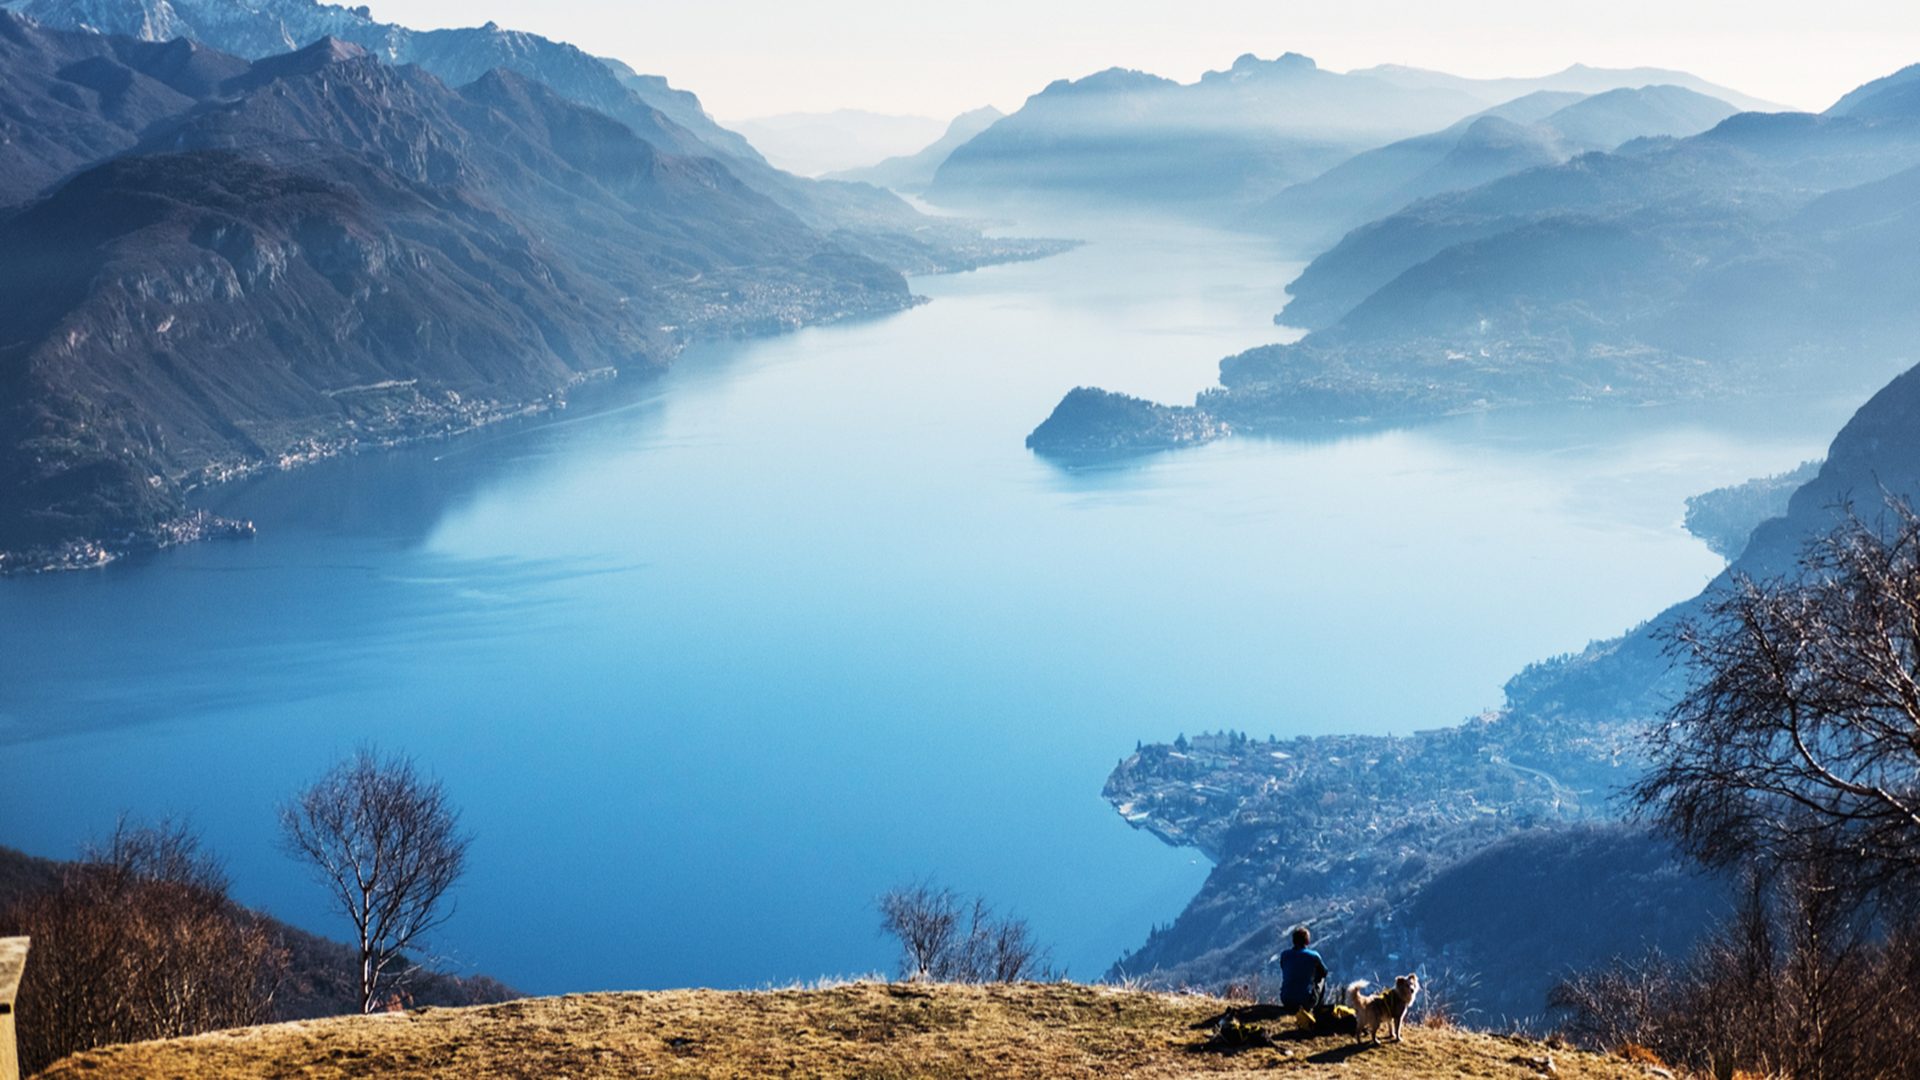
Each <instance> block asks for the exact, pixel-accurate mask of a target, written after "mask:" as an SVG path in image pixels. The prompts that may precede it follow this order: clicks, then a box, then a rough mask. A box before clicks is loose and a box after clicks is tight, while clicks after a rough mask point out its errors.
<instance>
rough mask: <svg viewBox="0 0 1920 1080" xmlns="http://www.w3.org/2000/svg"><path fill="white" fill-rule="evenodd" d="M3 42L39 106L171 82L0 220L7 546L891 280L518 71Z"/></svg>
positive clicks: (101, 109) (80, 133)
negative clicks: (116, 152)
mask: <svg viewBox="0 0 1920 1080" xmlns="http://www.w3.org/2000/svg"><path fill="white" fill-rule="evenodd" d="M0 38H4V39H5V40H7V41H8V42H9V43H10V45H11V47H14V48H15V49H16V50H24V51H27V52H34V51H38V52H39V53H40V54H41V59H40V60H39V61H37V62H36V63H35V64H32V65H28V64H22V65H20V66H19V67H18V68H17V69H15V71H14V80H13V83H12V85H13V86H14V87H15V88H16V92H17V93H20V94H21V95H22V96H23V97H24V98H26V99H27V100H28V101H29V102H30V103H33V104H39V103H41V102H43V101H45V100H60V101H64V102H65V103H66V105H67V107H69V108H70V109H71V110H73V111H76V112H79V113H81V114H83V115H89V116H98V117H106V118H111V117H112V116H114V115H117V114H119V113H120V110H121V103H123V102H134V101H140V102H163V103H165V104H167V105H170V106H173V107H174V109H175V113H174V115H170V116H166V117H164V118H152V119H148V118H147V117H146V115H145V114H143V115H142V119H143V121H144V122H143V123H142V124H141V125H140V131H139V141H138V143H136V144H135V145H134V146H132V147H131V148H127V149H128V150H129V152H128V153H126V154H123V155H122V156H119V157H116V158H111V159H109V160H107V161H106V162H105V163H104V164H100V165H96V166H94V167H92V168H91V169H88V170H86V171H84V172H81V173H80V174H79V175H77V176H74V177H73V178H72V179H70V180H67V181H66V182H64V183H61V184H59V185H58V186H56V187H55V188H54V189H53V190H52V193H51V194H50V195H48V196H47V197H45V198H43V199H41V200H39V201H37V202H31V203H28V204H25V205H24V206H22V207H20V208H18V209H16V210H14V211H13V212H11V213H10V214H9V215H7V216H5V217H4V219H0V249H4V250H7V251H9V252H14V253H17V254H16V255H14V256H12V257H10V258H8V259H7V260H5V262H4V263H3V264H0V385H4V387H5V390H6V393H5V395H4V397H3V398H0V400H3V401H4V406H0V550H3V551H11V552H13V553H14V554H13V555H12V556H10V557H8V560H7V561H8V562H9V563H11V564H14V565H19V564H23V563H24V564H26V565H49V564H52V565H60V564H68V563H86V562H92V561H98V560H99V559H102V558H105V557H109V556H110V555H111V554H112V553H113V552H114V551H116V550H124V549H125V548H126V547H129V546H138V545H140V544H154V543H159V544H165V543H168V542H172V541H174V540H178V539H186V538H192V536H194V535H196V534H197V533H199V532H202V531H205V529H206V528H207V527H208V523H206V522H204V521H200V520H198V519H195V518H193V517H191V516H189V515H184V513H183V507H184V503H183V501H182V499H183V496H184V494H185V493H186V492H187V491H188V490H191V489H192V488H193V487H196V486H199V485H202V484H205V483H210V482H215V481H218V480H222V479H226V478H230V477H232V476H235V475H240V474H244V473H245V472H248V471H250V470H254V469H258V468H262V467H271V466H277V465H286V464H292V463H297V462H298V461H300V460H304V459H307V458H311V457H314V456H319V455H325V454H330V453H337V452H341V451H343V450H350V449H354V448H357V447H363V446H374V445H381V444H384V443H387V442H391V441H395V440H401V439H408V438H417V437H421V436H424V435H429V434H436V433H444V432H447V431H453V430H459V429H462V428H465V427H470V426H473V425H475V424H479V423H485V422H488V421H490V420H494V419H498V418H500V417H502V416H506V415H512V414H516V413H520V412H525V411H527V410H530V409H532V410H537V409H543V408H549V407H553V406H555V405H557V404H559V403H561V402H562V401H563V400H564V394H565V392H566V390H567V389H568V388H569V387H570V386H572V385H574V384H576V383H578V382H580V381H581V380H584V379H589V378H599V377H605V376H607V375H611V374H613V373H614V372H616V371H619V370H623V369H624V370H627V371H632V372H644V371H647V370H651V369H655V368H657V367H658V366H659V365H661V364H663V363H665V362H666V361H667V360H668V359H670V358H671V356H672V355H673V353H674V351H675V350H676V349H677V348H678V347H679V345H680V344H681V343H682V342H684V341H686V340H687V339H689V338H690V337H692V336H697V335H703V334H704V335H713V334H732V333H742V332H759V331H766V330H772V329H780V328H785V327H791V326H795V325H799V324H801V323H807V322H819V321H823V320H831V319H837V318H845V317H849V316H854V315H862V314H868V313H874V312H883V311H893V310H898V309H900V308H902V307H905V306H907V305H909V304H911V303H912V302H913V299H912V297H911V295H910V294H909V293H908V291H907V288H906V283H905V281H904V279H902V278H901V276H900V275H899V274H898V273H897V272H895V271H893V270H891V269H889V268H888V267H886V266H884V265H881V264H879V263H876V262H874V261H872V260H870V259H867V258H865V257H864V256H861V255H859V254H856V253H854V252H852V251H849V250H848V249H847V248H845V247H844V246H842V245H841V244H839V243H838V242H837V241H835V240H832V239H829V238H827V237H824V236H822V235H821V234H820V233H819V232H818V231H817V230H815V229H813V228H811V227H809V226H807V225H806V224H805V223H803V222H802V221H800V220H799V219H798V218H797V217H796V216H795V215H793V214H792V213H790V212H788V211H787V210H785V209H784V208H782V207H780V206H779V205H777V204H776V203H774V202H773V201H772V200H770V199H767V198H766V197H764V196H763V195H761V194H760V193H758V192H756V191H754V190H752V189H751V188H750V187H748V186H747V185H745V184H744V183H742V182H741V181H740V180H738V179H737V178H736V177H735V176H733V174H732V173H731V172H729V171H728V170H727V169H726V168H725V166H724V165H722V164H721V163H720V162H718V161H716V160H715V159H713V158H710V157H683V156H678V155H674V154H670V153H668V152H666V151H663V150H661V149H660V148H659V147H658V146H657V145H656V144H654V143H652V142H649V141H647V140H645V139H643V138H641V137H639V136H638V135H637V134H636V133H634V132H633V131H632V130H631V129H630V128H628V127H626V126H625V125H623V124H621V123H619V122H617V121H615V120H613V119H611V118H609V117H607V116H605V115H603V114H600V113H597V112H595V111H593V110H590V109H587V108H584V107H581V106H579V105H576V104H573V103H571V102H568V101H565V100H563V99H561V98H560V97H559V96H557V95H556V94H554V93H552V92H551V91H549V90H547V89H546V88H545V87H544V86H542V85H541V84H538V83H534V82H531V81H529V80H527V79H524V78H521V77H519V76H516V75H513V74H511V73H506V72H494V73H489V74H487V75H485V76H483V77H482V78H480V79H477V80H476V81H474V82H473V83H471V84H468V85H467V86H465V87H462V88H460V89H459V90H454V89H452V88H450V87H448V86H447V85H446V84H444V83H442V82H441V81H439V80H438V79H436V78H434V77H433V76H431V75H430V74H427V73H426V72H424V71H422V70H420V69H418V68H411V67H409V68H396V67H393V66H391V65H388V64H385V63H383V62H381V61H379V60H378V59H376V58H374V57H371V56H369V55H367V54H366V53H365V52H364V51H363V50H361V49H359V48H358V47H357V46H353V45H350V44H347V43H343V42H339V41H336V40H334V39H323V40H322V41H320V42H317V43H315V44H313V45H311V46H309V47H307V48H305V49H303V50H301V51H300V52H297V53H292V54H287V55H284V56H279V57H271V58H267V59H264V60H261V61H258V62H255V63H252V64H247V63H245V62H244V61H239V60H237V59H235V58H231V57H223V56H220V55H219V54H212V53H210V52H209V51H207V50H204V49H193V48H189V47H186V46H184V45H170V46H152V45H146V44H143V43H138V42H132V41H128V40H116V39H110V38H101V37H99V36H97V35H91V34H79V33H62V32H56V31H49V30H46V29H44V28H39V27H35V26H33V25H32V24H30V23H26V22H23V21H22V20H20V19H19V18H18V17H16V16H12V15H7V14H5V13H0ZM75 54H87V55H86V56H85V58H84V60H83V64H84V66H83V67H81V70H82V71H83V72H84V77H85V80H86V81H85V82H76V81H75V80H76V75H75V69H76V66H77V65H76V64H75V63H74V62H73V61H71V60H70V57H71V56H73V55H75ZM122 55H125V56H126V57H128V59H127V60H122V59H120V57H121V56H122ZM169 58H171V59H169ZM175 61H178V63H176V62H175ZM137 65H146V67H149V68H153V69H155V70H158V71H160V73H161V75H162V76H164V77H166V78H168V79H170V80H171V82H170V83H162V82H161V81H160V79H159V78H156V77H154V76H150V75H147V74H146V70H145V68H143V67H141V66H137ZM36 72H37V73H38V75H39V80H38V81H37V82H36V81H34V80H33V79H32V78H28V77H27V76H28V75H30V74H32V73H36ZM22 87H24V89H20V88H22ZM102 87H104V89H102ZM35 88H38V90H37V94H38V96H34V95H35V93H36V90H35ZM136 92H137V94H138V96H137V97H136ZM168 95H171V96H168ZM8 111H12V110H8ZM155 111H157V106H155V107H154V108H149V109H147V112H148V113H152V112H155ZM39 130H40V131H41V132H42V134H43V135H44V136H45V137H46V138H48V139H58V140H62V145H66V146H69V147H70V148H71V150H72V153H74V154H75V155H80V154H84V153H88V152H90V151H89V149H88V147H89V146H91V145H94V142H93V140H95V137H96V134H97V133H111V132H119V133H120V134H119V135H118V136H112V137H109V136H108V135H105V134H102V135H99V138H100V139H104V140H105V141H104V142H102V143H100V145H106V146H110V147H114V148H115V149H118V148H119V147H117V146H115V144H116V143H119V142H124V141H125V137H126V136H127V135H129V134H131V132H129V131H128V130H127V127H125V126H121V127H115V126H114V125H113V123H112V122H111V120H110V119H102V120H101V121H100V122H99V123H98V124H94V125H91V126H88V125H81V124H73V125H66V126H49V127H44V128H41V129H39ZM183 523H185V524H183Z"/></svg>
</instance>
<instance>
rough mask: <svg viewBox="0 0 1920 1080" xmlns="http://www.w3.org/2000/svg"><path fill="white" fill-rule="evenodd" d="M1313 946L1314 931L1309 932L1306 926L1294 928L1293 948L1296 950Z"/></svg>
mask: <svg viewBox="0 0 1920 1080" xmlns="http://www.w3.org/2000/svg"><path fill="white" fill-rule="evenodd" d="M1311 944H1313V931H1311V930H1308V929H1307V928H1306V927H1304V926H1296V927H1294V928H1293V947H1294V948H1296V949H1304V948H1306V947H1307V946H1308V945H1311Z"/></svg>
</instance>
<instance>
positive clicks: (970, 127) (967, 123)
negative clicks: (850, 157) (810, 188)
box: [827, 105, 1006, 195]
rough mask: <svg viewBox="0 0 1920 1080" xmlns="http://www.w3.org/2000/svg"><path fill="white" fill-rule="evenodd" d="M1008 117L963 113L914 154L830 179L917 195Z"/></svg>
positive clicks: (990, 111) (991, 111) (994, 112)
mask: <svg viewBox="0 0 1920 1080" xmlns="http://www.w3.org/2000/svg"><path fill="white" fill-rule="evenodd" d="M1005 115H1006V114H1005V113H1003V112H1001V111H1000V110H999V109H996V108H994V107H993V106H991V105H987V106H984V107H982V108H978V109H973V110H971V111H968V112H963V113H961V114H960V115H959V116H956V117H954V118H953V121H952V122H951V123H949V124H948V125H947V130H946V131H945V132H944V133H943V134H941V136H940V137H939V138H938V139H935V140H934V141H933V142H931V143H929V144H927V145H926V146H925V147H923V148H921V149H919V150H917V151H915V152H913V153H911V154H903V155H900V156H897V157H890V158H887V159H886V160H885V161H881V162H877V163H875V164H872V165H867V166H864V167H862V168H858V169H845V170H842V171H840V172H835V173H828V174H827V179H830V180H855V181H859V182H861V183H867V184H878V185H879V186H881V187H883V188H887V189H889V190H892V191H902V192H907V193H909V194H915V195H917V194H919V193H921V192H923V191H925V190H927V186H928V185H929V184H932V183H933V174H934V173H936V172H938V171H939V169H940V166H941V165H943V164H945V162H946V160H947V158H948V157H950V156H952V154H953V152H954V151H955V150H957V149H959V148H960V147H961V146H963V145H965V144H966V143H967V141H968V140H970V139H972V138H973V137H974V136H975V135H978V134H980V133H981V132H983V131H985V130H987V129H988V128H990V127H992V126H993V125H994V123H995V122H996V121H998V120H999V119H1000V118H1001V117H1003V116H1005Z"/></svg>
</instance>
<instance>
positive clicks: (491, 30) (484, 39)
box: [11, 0, 1054, 273]
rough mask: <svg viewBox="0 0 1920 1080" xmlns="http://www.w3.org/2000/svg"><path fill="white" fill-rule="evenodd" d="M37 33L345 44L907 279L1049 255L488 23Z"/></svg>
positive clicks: (176, 9) (207, 11)
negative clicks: (770, 152)
mask: <svg viewBox="0 0 1920 1080" xmlns="http://www.w3.org/2000/svg"><path fill="white" fill-rule="evenodd" d="M11 4H12V6H13V8H14V9H15V10H17V11H19V12H20V13H22V14H25V15H27V16H29V17H31V18H33V19H34V20H35V21H37V22H39V23H41V24H42V25H44V26H49V27H57V28H65V29H74V30H89V31H93V32H97V33H105V34H119V35H124V36H127V37H132V38H135V39H139V40H156V41H159V40H168V39H171V38H175V37H186V38H189V39H191V40H193V41H197V42H199V43H201V44H203V45H206V46H209V47H211V48H214V49H218V50H221V51H223V52H228V53H232V54H234V55H237V56H240V57H244V58H247V59H260V58H263V57H266V56H270V55H275V54H280V53H285V52H289V51H291V50H295V49H298V48H301V47H303V46H305V45H308V44H310V43H312V42H314V41H316V40H319V39H320V38H322V37H331V38H334V39H337V40H340V41H346V42H352V43H354V44H356V45H359V46H360V47H362V48H364V49H366V50H367V51H368V52H369V53H371V54H373V55H374V56H376V57H378V58H380V59H382V60H385V61H387V62H389V63H392V64H396V65H399V64H418V65H419V66H420V67H422V68H424V69H425V70H427V71H428V72H430V73H432V74H434V75H437V76H438V77H439V78H440V79H441V80H442V81H444V82H446V83H447V84H448V85H452V86H461V85H465V84H467V83H469V82H472V81H473V80H475V79H477V78H479V77H480V76H481V75H483V74H485V73H487V72H489V71H492V70H495V69H503V70H507V71H512V72H515V73H517V74H520V75H523V76H526V77H527V78H529V79H532V80H534V81H536V82H539V83H542V84H544V85H545V86H547V87H548V88H549V89H551V90H553V91H554V92H555V93H557V94H559V95H560V96H561V97H563V98H566V99H567V100H569V101H572V102H574V103H576V104H580V105H585V106H587V107H588V108H591V109H594V110H597V111H599V112H601V113H604V114H606V115H607V116H610V117H612V118H613V119H615V120H618V121H620V122H621V123H622V124H625V125H626V126H627V127H628V128H630V129H632V131H633V132H634V133H635V134H637V135H639V136H640V137H641V138H643V139H645V140H647V141H648V142H650V143H652V144H653V145H654V146H656V147H658V148H659V149H661V150H663V151H665V152H667V153H669V154H673V155H676V156H681V157H700V156H712V157H716V158H718V159H720V160H721V161H722V162H723V163H724V164H725V165H726V167H727V168H728V170H729V171H731V172H732V173H733V174H734V175H735V176H737V177H738V178H739V179H740V180H741V181H742V182H744V183H745V184H746V185H747V186H749V187H751V188H752V189H754V190H755V191H757V192H759V193H760V194H762V195H764V196H766V197H768V198H770V199H772V200H773V201H774V202H776V203H778V204H780V205H781V206H782V207H784V208H785V209H787V210H788V211H790V212H792V213H793V214H794V215H795V216H797V217H798V218H800V220H801V221H802V222H804V223H805V224H807V225H808V226H810V227H812V228H814V229H816V230H819V231H822V232H827V233H831V234H833V235H834V236H835V238H836V239H837V240H838V241H839V242H840V243H841V244H843V245H844V246H846V247H848V248H851V249H853V250H855V251H858V252H860V253H862V254H865V255H868V256H870V257H873V258H875V259H878V260H879V261H882V262H885V263H886V264H887V265H889V266H892V267H893V268H895V269H897V270H901V271H903V272H908V273H932V272H939V271H946V270H963V269H971V268H973V267H976V266H979V265H981V264H982V263H985V262H990V261H995V260H999V259H1004V258H1009V257H1011V258H1022V257H1030V256H1032V255H1034V254H1040V253H1045V252H1046V251H1050V250H1054V248H1052V247H1046V246H1042V247H1034V246H1031V245H1022V244H1019V243H1012V244H1008V243H1004V242H989V241H985V240H983V239H982V237H981V236H980V234H979V232H978V231H977V230H975V229H972V228H969V227H966V226H965V225H963V224H960V223H956V222H952V221H941V220H934V219H929V218H927V217H926V216H924V215H921V214H919V213H918V212H916V211H915V210H914V209H913V208H912V207H910V206H908V205H907V204H906V203H904V202H902V201H901V200H900V199H899V198H897V197H896V196H894V195H893V194H891V193H890V192H886V191H882V190H880V189H879V188H876V187H873V186H871V185H867V184H847V183H824V182H816V181H810V180H805V179H802V178H800V177H797V176H793V175H792V174H790V173H786V172H783V171H781V170H779V169H776V168H774V167H773V166H771V165H768V164H767V163H766V160H765V159H764V158H762V157H761V156H760V155H759V153H757V152H756V151H755V150H754V149H753V148H752V147H751V146H750V145H748V144H747V142H746V140H745V139H743V138H741V137H740V136H739V135H738V134H737V133H734V132H729V131H726V130H725V129H723V128H721V127H720V126H719V125H718V124H716V123H714V122H713V120H712V119H711V118H710V117H708V116H707V115H706V113H705V111H704V110H703V109H701V108H700V104H699V100H698V99H697V98H695V97H694V96H693V95H692V94H690V93H687V92H685V91H681V90H675V89H674V88H672V87H670V86H668V85H667V83H666V81H665V80H663V79H660V78H658V77H657V76H646V75H640V74H637V73H635V72H634V71H633V70H632V69H631V68H628V67H626V66H625V65H624V64H619V63H617V62H613V61H607V60H603V59H600V58H598V57H594V56H590V55H588V54H587V53H586V52H584V51H582V50H580V49H578V48H576V47H574V46H572V45H568V44H566V43H563V42H557V41H552V40H549V39H547V38H544V37H541V36H539V35H537V34H528V33H522V32H518V31H512V30H505V29H502V28H501V27H500V26H498V25H497V24H495V23H487V24H485V25H484V26H478V27H463V28H456V29H443V30H412V29H409V28H407V27H404V26H398V25H395V24H392V23H383V22H379V21H376V20H375V19H373V18H372V16H371V15H370V14H369V11H368V9H367V8H366V7H364V6H362V7H354V8H347V7H341V6H338V5H334V4H327V3H321V2H318V0H11Z"/></svg>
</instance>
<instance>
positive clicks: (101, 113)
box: [0, 14, 246, 207]
mask: <svg viewBox="0 0 1920 1080" xmlns="http://www.w3.org/2000/svg"><path fill="white" fill-rule="evenodd" d="M245 67H246V65H245V64H244V63H243V62H241V61H238V60H235V59H233V58H231V57H227V56H224V55H221V54H218V53H214V52H212V51H211V50H208V49H204V48H201V47H199V46H196V45H193V44H191V43H188V42H179V43H178V44H175V45H150V44H147V43H144V42H135V41H128V40H125V39H108V38H102V37H98V36H95V35H76V34H64V33H59V32H56V31H49V30H46V29H44V28H42V27H39V26H36V25H34V24H33V23H30V22H26V21H24V20H21V19H17V18H11V17H8V16H6V15H4V14H0V102H4V103H5V108H4V109H0V207H5V206H10V205H12V204H14V203H17V202H21V201H23V200H25V199H27V198H28V197H30V196H32V195H34V194H36V193H38V192H40V191H42V190H43V189H45V188H46V187H47V186H48V185H50V184H52V183H53V182H54V181H56V180H58V179H60V178H61V177H64V176H66V175H68V174H70V173H72V172H73V171H75V170H76V169H79V168H81V167H82V166H85V165H87V164H90V163H92V162H95V161H99V160H101V159H103V158H106V157H110V156H112V155H114V154H117V153H120V152H122V151H124V150H126V149H128V148H129V147H131V146H133V145H134V144H135V143H136V142H138V141H139V139H140V135H141V133H142V132H143V131H145V130H146V129H147V128H148V127H149V126H151V125H152V124H154V123H155V122H157V121H159V120H160V119H162V118H164V117H168V116H172V115H175V114H177V113H179V112H181V111H182V110H184V109H186V108H189V107H190V106H192V105H193V103H194V101H195V100H196V99H197V98H198V97H200V96H203V95H204V94H206V93H207V92H208V90H209V88H210V87H212V86H214V85H216V84H218V83H220V82H222V81H224V80H226V79H228V78H231V77H233V76H234V75H235V74H237V73H238V72H240V71H242V70H244V69H245Z"/></svg>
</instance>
